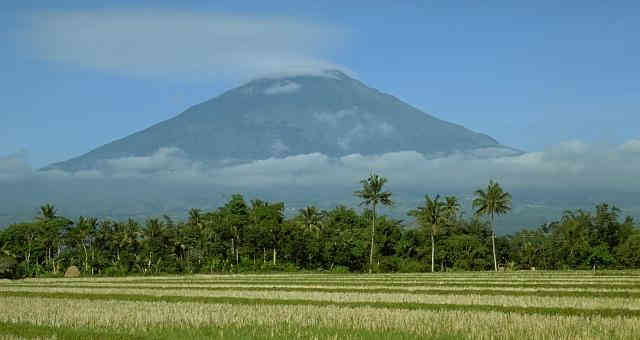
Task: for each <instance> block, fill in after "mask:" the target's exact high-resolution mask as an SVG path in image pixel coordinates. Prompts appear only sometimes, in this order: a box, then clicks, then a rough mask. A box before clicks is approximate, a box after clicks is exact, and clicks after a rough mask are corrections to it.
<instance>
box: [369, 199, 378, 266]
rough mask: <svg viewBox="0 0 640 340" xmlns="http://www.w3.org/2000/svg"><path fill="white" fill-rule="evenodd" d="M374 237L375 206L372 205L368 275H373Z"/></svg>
mask: <svg viewBox="0 0 640 340" xmlns="http://www.w3.org/2000/svg"><path fill="white" fill-rule="evenodd" d="M375 235H376V204H375V203H374V204H373V222H372V223H371V251H370V252H369V274H372V273H373V245H374V242H375Z"/></svg>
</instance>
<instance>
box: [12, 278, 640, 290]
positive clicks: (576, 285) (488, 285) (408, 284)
mask: <svg viewBox="0 0 640 340" xmlns="http://www.w3.org/2000/svg"><path fill="white" fill-rule="evenodd" d="M62 282H65V283H76V284H77V283H80V284H81V283H87V281H81V280H69V281H57V283H62ZM114 282H115V281H105V280H96V281H91V282H90V283H96V284H107V283H114ZM52 283H53V282H52ZM131 283H136V284H140V283H156V284H177V283H182V284H199V285H211V286H215V285H221V284H226V285H228V284H250V285H264V286H269V285H274V284H289V285H292V284H295V285H300V286H305V285H306V286H321V285H323V284H325V285H327V284H337V285H340V286H351V287H353V286H374V285H394V286H401V287H418V286H423V287H424V286H433V287H446V286H453V287H478V288H503V287H504V288H594V289H640V283H638V284H604V283H596V284H594V283H567V284H549V283H511V282H505V283H468V282H433V283H426V282H424V283H422V282H371V281H368V282H355V281H349V282H344V281H295V280H277V281H276V280H272V281H257V280H235V281H231V280H229V281H220V282H218V281H198V280H195V281H194V280H167V281H158V280H138V281H132V282H131ZM8 285H11V284H8ZM1 286H3V285H0V287H1Z"/></svg>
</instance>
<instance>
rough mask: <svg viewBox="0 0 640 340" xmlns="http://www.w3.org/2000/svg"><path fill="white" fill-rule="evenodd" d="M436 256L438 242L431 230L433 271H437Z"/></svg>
mask: <svg viewBox="0 0 640 340" xmlns="http://www.w3.org/2000/svg"><path fill="white" fill-rule="evenodd" d="M435 256H436V242H435V238H434V237H433V232H431V272H432V273H433V272H434V271H435V269H434V268H435Z"/></svg>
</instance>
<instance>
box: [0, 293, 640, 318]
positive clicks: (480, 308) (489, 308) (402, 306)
mask: <svg viewBox="0 0 640 340" xmlns="http://www.w3.org/2000/svg"><path fill="white" fill-rule="evenodd" d="M0 297H25V298H31V297H39V298H52V299H80V300H88V301H109V300H117V301H141V302H142V301H147V302H167V303H180V302H195V303H207V304H230V305H234V304H235V305H308V306H336V307H343V308H359V307H369V308H381V309H399V310H433V311H451V310H457V311H473V312H502V313H519V314H541V315H554V316H580V317H592V316H600V317H635V318H637V317H640V310H630V309H624V308H600V309H579V308H569V307H562V308H548V307H518V306H497V305H458V304H427V303H406V302H401V303H400V302H399V303H395V302H336V301H314V300H304V299H263V298H243V297H191V296H151V295H131V294H109V295H101V294H84V293H45V292H40V293H39V292H12V291H0Z"/></svg>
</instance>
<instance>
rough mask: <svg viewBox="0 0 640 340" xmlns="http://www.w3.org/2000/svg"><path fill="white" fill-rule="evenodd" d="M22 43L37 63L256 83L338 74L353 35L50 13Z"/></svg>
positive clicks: (117, 14)
mask: <svg viewBox="0 0 640 340" xmlns="http://www.w3.org/2000/svg"><path fill="white" fill-rule="evenodd" d="M26 26H27V27H28V28H27V29H26V30H25V31H24V32H23V34H22V35H20V37H19V40H20V42H22V43H24V44H25V45H24V47H26V48H28V49H29V50H31V51H32V52H33V53H35V54H36V55H37V56H39V57H41V58H43V59H45V60H50V61H55V62H61V63H66V64H71V65H76V66H81V67H86V68H93V69H98V70H104V71H109V72H117V73H122V74H136V75H153V76H156V75H161V76H165V75H171V74H175V73H179V74H183V75H184V74H192V75H197V76H220V75H223V76H225V75H226V76H234V77H237V76H240V77H243V78H249V77H255V76H260V75H265V74H271V73H287V74H292V73H307V72H319V70H324V69H336V68H337V69H340V68H341V67H340V66H337V65H335V64H333V63H331V62H329V61H327V60H326V58H324V57H323V55H326V54H328V53H327V52H332V51H334V50H335V49H337V48H339V47H340V46H341V45H342V44H343V42H344V37H345V36H347V32H346V31H345V30H344V29H341V28H337V27H334V26H329V25H323V24H316V23H313V22H306V21H301V20H292V19H290V18H281V17H255V16H254V17H252V16H234V15H227V14H220V13H207V12H202V11H186V10H141V9H138V10H133V9H121V10H74V11H47V12H40V13H37V14H34V15H32V16H30V17H28V18H27V25H26Z"/></svg>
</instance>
